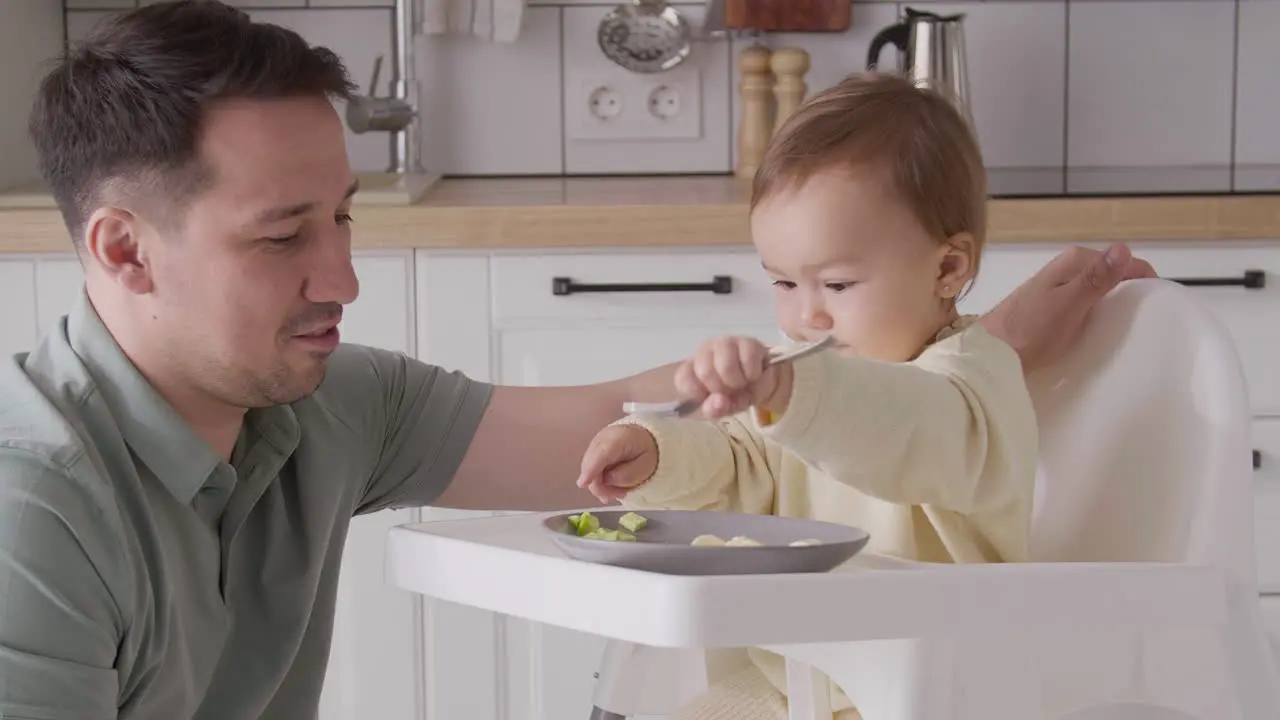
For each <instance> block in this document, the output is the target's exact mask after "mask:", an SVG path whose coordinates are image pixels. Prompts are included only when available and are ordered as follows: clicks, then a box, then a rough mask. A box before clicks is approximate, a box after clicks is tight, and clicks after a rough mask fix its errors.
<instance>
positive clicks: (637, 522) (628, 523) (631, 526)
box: [618, 512, 649, 532]
mask: <svg viewBox="0 0 1280 720" xmlns="http://www.w3.org/2000/svg"><path fill="white" fill-rule="evenodd" d="M648 524H649V520H648V519H647V518H645V517H644V516H643V515H637V514H636V513H633V512H629V513H627V514H626V515H623V516H622V517H620V518H618V525H619V526H620V527H621V528H622V529H623V530H626V531H628V532H640V531H641V530H643V529H644V526H645V525H648Z"/></svg>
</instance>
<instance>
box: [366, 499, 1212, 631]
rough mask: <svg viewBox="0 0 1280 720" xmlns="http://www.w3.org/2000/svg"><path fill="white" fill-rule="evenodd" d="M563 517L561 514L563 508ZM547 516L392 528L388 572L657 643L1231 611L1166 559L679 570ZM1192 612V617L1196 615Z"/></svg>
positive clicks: (496, 605) (1023, 627)
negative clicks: (608, 559)
mask: <svg viewBox="0 0 1280 720" xmlns="http://www.w3.org/2000/svg"><path fill="white" fill-rule="evenodd" d="M557 514H558V513H557ZM547 517H549V515H546V514H537V513H521V514H515V515H499V516H496V517H487V518H478V519H468V520H448V521H440V522H428V523H417V524H411V525H402V526H399V527H395V528H392V529H391V531H390V532H389V534H388V538H387V553H386V578H387V581H388V582H389V583H391V584H392V585H395V586H397V587H400V588H403V589H406V590H410V591H412V592H416V593H421V594H423V595H427V596H429V597H433V598H436V599H440V600H447V601H450V602H454V603H459V604H462V605H468V606H471V607H475V608H480V609H483V610H489V611H492V612H497V613H501V614H504V615H511V616H514V617H519V618H524V619H527V620H532V621H535V622H542V623H547V624H550V625H555V626H559V627H563V628H568V629H571V630H578V631H581V632H587V633H593V634H595V635H600V636H603V637H608V638H613V639H618V640H626V641H630V642H635V643H641V644H644V645H651V646H655V647H699V648H710V647H743V646H756V645H782V644H794V643H825V642H843V641H853V640H874V639H886V638H914V637H954V636H957V635H963V634H970V633H992V632H1001V633H1006V632H1011V631H1012V632H1035V631H1037V630H1051V629H1054V628H1062V629H1070V628H1074V627H1078V626H1079V625H1080V624H1081V622H1088V623H1089V624H1090V625H1092V626H1093V627H1095V628H1097V627H1099V626H1104V627H1105V626H1106V625H1107V624H1114V625H1115V626H1116V628H1117V629H1118V630H1119V629H1123V628H1127V629H1134V628H1138V627H1142V626H1148V627H1152V628H1159V627H1166V628H1167V627H1169V626H1170V625H1176V624H1178V623H1179V622H1180V621H1183V620H1184V619H1185V618H1187V617H1196V616H1199V617H1200V618H1203V619H1206V620H1207V621H1208V622H1220V621H1223V620H1224V619H1225V617H1226V612H1225V606H1224V603H1225V600H1224V592H1223V587H1224V585H1223V582H1222V580H1221V574H1220V573H1219V572H1218V571H1217V570H1216V569H1214V568H1212V567H1207V566H1205V567H1201V566H1192V565H1180V564H1172V563H1169V564H1165V563H1020V564H992V565H939V564H924V563H912V562H905V561H901V560H895V559H892V558H887V557H885V556H881V555H874V554H871V553H866V552H863V553H861V554H859V555H857V556H855V557H854V558H853V559H851V560H850V561H849V562H847V563H845V564H844V565H841V566H840V567H838V568H836V569H835V570H832V571H830V572H826V573H810V574H788V575H707V576H696V575H668V574H661V573H653V572H646V571H643V570H633V569H627V568H620V567H612V566H608V565H600V564H596V563H589V562H582V561H579V560H573V559H570V558H567V557H565V556H564V555H563V554H562V553H561V552H560V551H559V550H558V549H557V548H556V547H555V545H554V544H553V542H552V539H551V537H550V533H548V532H546V530H545V529H543V527H542V523H543V521H544V520H545V519H546V518H547ZM1192 613H1194V614H1192Z"/></svg>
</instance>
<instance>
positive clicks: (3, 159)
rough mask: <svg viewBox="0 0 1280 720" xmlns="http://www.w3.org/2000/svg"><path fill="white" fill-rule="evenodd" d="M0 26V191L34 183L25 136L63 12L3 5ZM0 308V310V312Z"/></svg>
mask: <svg viewBox="0 0 1280 720" xmlns="http://www.w3.org/2000/svg"><path fill="white" fill-rule="evenodd" d="M3 2H4V6H5V8H4V10H3V13H4V17H5V22H0V97H3V98H5V101H4V102H3V103H0V188H4V187H10V186H16V185H28V184H32V183H35V182H37V181H38V180H39V179H40V174H39V172H38V171H37V169H36V153H35V148H34V147H33V146H32V143H31V136H30V134H29V133H28V132H27V118H28V117H29V114H30V112H31V97H32V96H33V95H34V94H35V92H36V88H38V87H39V86H40V80H41V78H42V77H43V76H44V74H45V73H46V72H47V71H48V60H49V59H50V58H53V57H56V56H57V55H58V54H59V51H61V49H62V45H63V15H62V10H61V9H60V8H59V7H58V6H57V5H56V4H51V3H49V2H48V0H3ZM0 307H2V306H0Z"/></svg>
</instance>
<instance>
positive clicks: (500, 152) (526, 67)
mask: <svg viewBox="0 0 1280 720" xmlns="http://www.w3.org/2000/svg"><path fill="white" fill-rule="evenodd" d="M417 47H418V48H419V51H420V53H421V56H420V58H419V62H418V68H419V70H418V77H419V79H420V80H421V85H422V102H421V103H420V105H421V106H422V107H421V110H422V122H421V126H422V128H423V133H424V147H423V151H424V164H425V165H426V166H427V168H428V169H430V170H432V171H435V172H442V173H444V174H447V175H532V174H551V175H554V174H559V173H560V172H562V170H563V163H562V159H563V147H562V145H561V142H562V136H561V119H560V112H561V102H560V100H561V98H560V82H561V76H560V9H559V8H552V7H535V8H527V9H526V10H525V14H524V19H523V28H522V30H521V32H520V36H519V38H517V39H516V41H515V42H513V43H492V42H487V41H483V40H480V39H478V38H472V37H451V36H443V37H440V36H432V37H424V38H420V39H419V41H418V43H417Z"/></svg>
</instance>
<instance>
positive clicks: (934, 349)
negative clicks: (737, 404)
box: [757, 326, 1039, 514]
mask: <svg viewBox="0 0 1280 720" xmlns="http://www.w3.org/2000/svg"><path fill="white" fill-rule="evenodd" d="M757 427H758V430H759V432H760V433H761V434H762V435H763V436H764V437H767V438H769V439H771V440H773V441H775V442H776V443H778V444H779V445H782V446H783V447H785V448H787V449H788V450H790V451H791V452H793V453H795V454H796V455H797V456H799V457H800V458H802V459H804V460H805V461H806V462H808V463H809V464H810V465H812V466H814V467H816V468H818V469H820V470H821V471H823V472H824V473H826V474H827V475H829V476H831V477H833V478H835V479H837V480H839V481H841V482H844V483H846V484H848V485H851V486H853V487H855V488H857V489H858V490H860V491H862V492H865V493H867V494H868V495H872V496H875V497H878V498H880V499H882V500H885V501H887V502H892V503H897V504H903V505H933V506H936V507H939V508H945V509H948V510H952V511H954V512H958V513H964V514H972V513H980V512H983V511H984V510H996V509H999V508H1001V507H1004V506H1007V504H1008V503H1009V502H1010V501H1011V500H1015V499H1019V498H1022V496H1025V495H1027V494H1029V493H1030V492H1031V489H1032V486H1033V484H1034V477H1035V464H1036V455H1037V452H1038V442H1039V441H1038V435H1037V429H1036V417H1035V409H1034V407H1033V406H1032V404H1031V397H1030V394H1029V392H1028V391H1027V387H1026V380H1025V378H1024V376H1023V373H1022V365H1021V362H1020V361H1019V359H1018V356H1017V354H1016V353H1015V352H1014V351H1013V350H1012V349H1011V348H1009V347H1008V346H1007V345H1006V344H1004V343H1003V342H1001V341H999V340H998V339H996V338H995V337H993V336H991V335H989V334H987V333H986V331H985V330H983V329H981V328H980V327H977V326H975V327H974V328H972V329H970V330H968V331H966V332H964V333H961V334H959V335H956V336H953V337H951V338H948V339H946V340H943V341H941V342H939V343H937V344H936V345H933V346H931V347H930V348H929V349H927V350H926V351H925V352H924V353H922V354H921V356H920V357H919V358H917V359H916V360H914V361H912V362H909V363H888V362H877V361H873V360H866V359H861V358H849V357H840V356H838V355H836V354H834V353H820V354H818V355H815V356H813V357H810V358H806V359H803V360H800V361H797V362H796V363H795V379H794V381H793V387H792V396H791V402H790V404H789V406H788V408H787V410H786V412H785V413H783V414H782V416H781V417H779V418H776V421H775V422H773V423H772V424H767V425H761V426H757Z"/></svg>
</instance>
